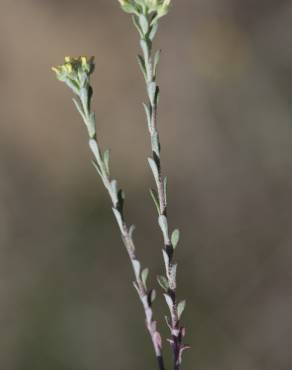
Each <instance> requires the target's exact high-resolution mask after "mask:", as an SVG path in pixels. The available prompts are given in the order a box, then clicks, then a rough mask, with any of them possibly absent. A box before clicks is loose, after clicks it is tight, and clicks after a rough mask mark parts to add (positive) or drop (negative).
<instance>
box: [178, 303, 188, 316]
mask: <svg viewBox="0 0 292 370" xmlns="http://www.w3.org/2000/svg"><path fill="white" fill-rule="evenodd" d="M185 308H186V301H181V302H179V304H178V305H177V316H178V319H179V320H180V318H181V315H182V314H183V312H184V310H185Z"/></svg>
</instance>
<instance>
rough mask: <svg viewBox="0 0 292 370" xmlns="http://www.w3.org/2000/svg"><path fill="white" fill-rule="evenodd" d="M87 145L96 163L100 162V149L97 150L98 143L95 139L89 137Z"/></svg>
mask: <svg viewBox="0 0 292 370" xmlns="http://www.w3.org/2000/svg"><path fill="white" fill-rule="evenodd" d="M89 147H90V149H91V151H92V153H93V155H94V157H95V158H96V160H97V163H100V162H101V157H100V151H99V147H98V144H97V142H96V140H94V139H90V140H89Z"/></svg>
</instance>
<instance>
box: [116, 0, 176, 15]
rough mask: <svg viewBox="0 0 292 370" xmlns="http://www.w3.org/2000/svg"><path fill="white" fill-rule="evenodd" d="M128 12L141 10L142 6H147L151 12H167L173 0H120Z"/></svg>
mask: <svg viewBox="0 0 292 370" xmlns="http://www.w3.org/2000/svg"><path fill="white" fill-rule="evenodd" d="M118 1H119V3H120V4H121V6H122V8H123V9H124V10H125V11H127V12H131V13H132V12H135V11H138V12H139V10H138V9H139V6H140V7H146V8H147V10H148V11H149V12H158V13H161V12H163V13H165V14H166V13H167V11H168V9H169V6H170V2H171V0H118ZM131 10H132V11H131Z"/></svg>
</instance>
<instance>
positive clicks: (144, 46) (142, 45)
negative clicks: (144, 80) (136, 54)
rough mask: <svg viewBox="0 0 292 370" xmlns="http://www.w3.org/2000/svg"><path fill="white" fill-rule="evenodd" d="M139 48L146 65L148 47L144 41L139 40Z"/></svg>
mask: <svg viewBox="0 0 292 370" xmlns="http://www.w3.org/2000/svg"><path fill="white" fill-rule="evenodd" d="M140 46H141V49H142V50H143V54H144V57H145V63H146V60H148V59H149V47H148V44H147V41H145V40H144V39H141V40H140Z"/></svg>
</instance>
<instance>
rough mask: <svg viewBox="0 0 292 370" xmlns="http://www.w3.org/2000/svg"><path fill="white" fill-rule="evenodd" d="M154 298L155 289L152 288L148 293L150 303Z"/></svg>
mask: <svg viewBox="0 0 292 370" xmlns="http://www.w3.org/2000/svg"><path fill="white" fill-rule="evenodd" d="M155 298H156V291H155V289H152V290H151V291H150V293H149V301H150V305H151V304H152V303H153V302H154V301H155Z"/></svg>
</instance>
